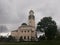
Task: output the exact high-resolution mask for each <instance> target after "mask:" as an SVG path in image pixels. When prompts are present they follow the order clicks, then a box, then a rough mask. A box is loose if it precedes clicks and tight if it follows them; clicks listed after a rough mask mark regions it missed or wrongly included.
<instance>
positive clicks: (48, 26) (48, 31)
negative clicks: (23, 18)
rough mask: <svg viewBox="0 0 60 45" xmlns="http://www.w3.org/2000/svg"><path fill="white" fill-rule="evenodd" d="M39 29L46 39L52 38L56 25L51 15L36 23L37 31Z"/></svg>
mask: <svg viewBox="0 0 60 45" xmlns="http://www.w3.org/2000/svg"><path fill="white" fill-rule="evenodd" d="M38 30H39V31H41V32H44V33H45V36H46V37H47V39H53V38H54V37H55V35H56V32H57V25H56V22H55V21H54V20H52V18H51V17H44V18H43V19H41V21H40V22H38V24H37V31H38Z"/></svg>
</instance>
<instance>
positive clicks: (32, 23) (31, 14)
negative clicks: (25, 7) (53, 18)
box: [28, 10, 35, 27]
mask: <svg viewBox="0 0 60 45" xmlns="http://www.w3.org/2000/svg"><path fill="white" fill-rule="evenodd" d="M28 21H29V22H28V24H29V25H30V26H33V27H35V16H34V11H33V10H30V11H29V17H28Z"/></svg>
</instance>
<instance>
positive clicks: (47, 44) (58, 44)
mask: <svg viewBox="0 0 60 45" xmlns="http://www.w3.org/2000/svg"><path fill="white" fill-rule="evenodd" d="M0 45H60V41H57V40H53V41H46V40H44V41H40V42H20V43H2V42H1V43H0Z"/></svg>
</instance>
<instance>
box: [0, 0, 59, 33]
mask: <svg viewBox="0 0 60 45" xmlns="http://www.w3.org/2000/svg"><path fill="white" fill-rule="evenodd" d="M31 9H32V10H34V12H35V17H36V23H37V22H38V21H40V19H41V18H43V17H45V16H51V17H52V18H53V20H55V21H56V23H57V25H58V27H59V26H60V0H0V25H4V26H3V27H5V26H6V29H7V30H8V31H12V30H15V29H17V27H18V26H20V25H21V23H23V22H26V23H27V21H28V16H29V10H31ZM7 30H6V31H7ZM3 32H5V30H3Z"/></svg>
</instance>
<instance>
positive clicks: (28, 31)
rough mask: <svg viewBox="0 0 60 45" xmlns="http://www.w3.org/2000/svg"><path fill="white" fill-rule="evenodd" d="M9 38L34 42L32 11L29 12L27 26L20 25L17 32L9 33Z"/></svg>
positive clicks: (34, 31)
mask: <svg viewBox="0 0 60 45" xmlns="http://www.w3.org/2000/svg"><path fill="white" fill-rule="evenodd" d="M11 36H13V37H15V39H17V40H19V39H20V38H22V39H23V40H24V41H32V40H34V41H36V38H37V33H36V28H35V16H34V11H33V10H30V11H29V16H28V24H26V23H22V24H21V26H20V27H18V29H17V30H14V31H12V32H11Z"/></svg>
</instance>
